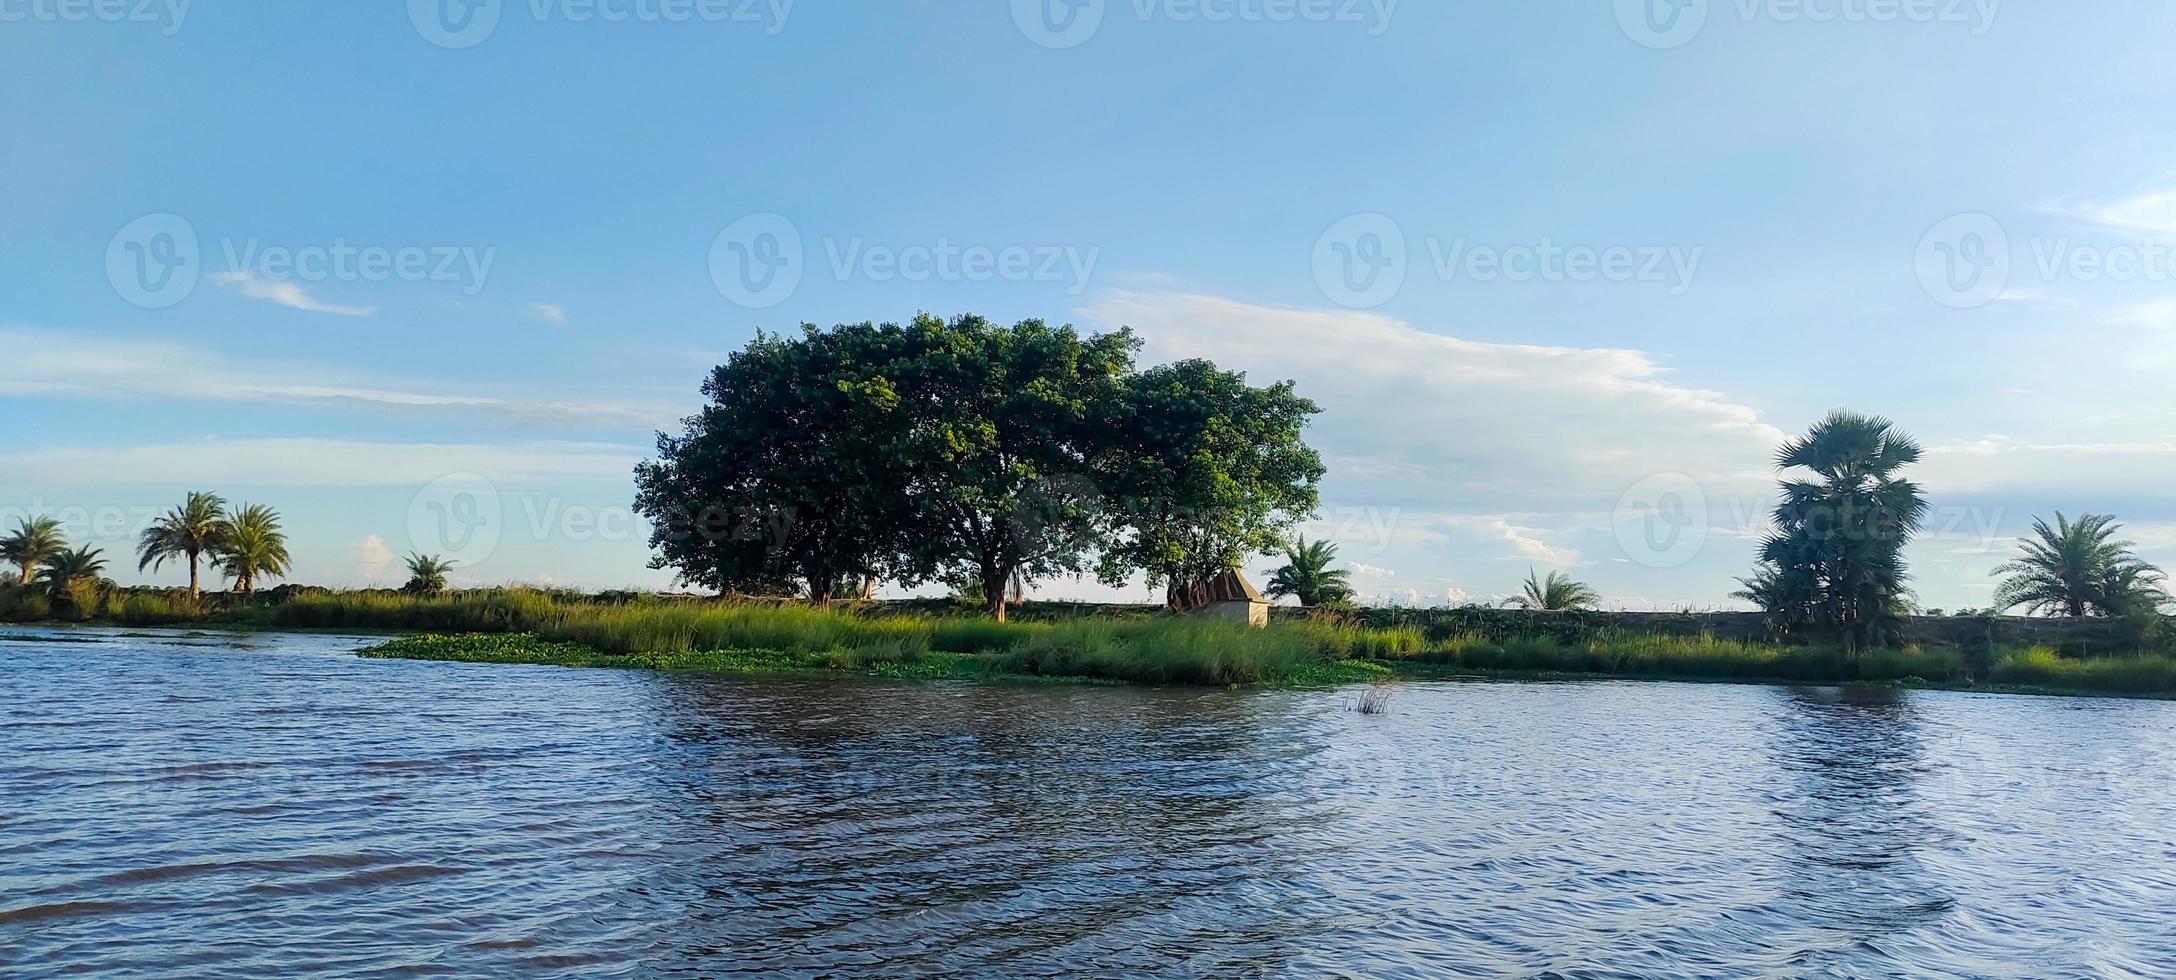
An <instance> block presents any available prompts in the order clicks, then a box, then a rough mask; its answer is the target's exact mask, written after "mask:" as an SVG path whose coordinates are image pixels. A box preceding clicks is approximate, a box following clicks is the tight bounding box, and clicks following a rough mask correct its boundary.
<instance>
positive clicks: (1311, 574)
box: [1269, 534, 1352, 606]
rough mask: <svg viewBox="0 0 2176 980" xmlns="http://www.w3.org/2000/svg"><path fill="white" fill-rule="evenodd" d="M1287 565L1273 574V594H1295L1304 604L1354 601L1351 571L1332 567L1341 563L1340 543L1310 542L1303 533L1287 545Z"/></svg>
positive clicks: (1270, 582)
mask: <svg viewBox="0 0 2176 980" xmlns="http://www.w3.org/2000/svg"><path fill="white" fill-rule="evenodd" d="M1284 560H1285V564H1284V567H1283V568H1280V569H1277V571H1276V572H1275V573H1274V574H1272V575H1271V576H1270V577H1269V594H1270V595H1273V596H1279V597H1283V596H1292V597H1294V598H1296V599H1298V600H1299V601H1300V605H1303V606H1334V605H1340V604H1343V603H1347V602H1351V601H1352V585H1351V583H1350V582H1349V581H1348V580H1349V579H1350V577H1351V574H1352V573H1350V572H1347V571H1344V570H1342V569H1336V568H1332V567H1330V566H1332V565H1334V564H1336V562H1337V546H1336V545H1334V544H1331V543H1330V542H1328V541H1314V542H1309V541H1308V540H1307V536H1306V535H1304V534H1303V535H1301V536H1300V539H1299V541H1298V542H1297V543H1295V544H1288V545H1285V548H1284Z"/></svg>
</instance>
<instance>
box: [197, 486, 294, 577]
mask: <svg viewBox="0 0 2176 980" xmlns="http://www.w3.org/2000/svg"><path fill="white" fill-rule="evenodd" d="M212 563H213V564H214V565H217V566H218V567H219V568H220V570H222V571H224V572H226V573H227V577H228V578H231V579H233V580H234V591H236V592H242V593H249V592H254V591H256V590H257V579H258V578H259V577H260V576H262V577H270V578H278V577H280V576H282V575H285V574H287V570H288V568H289V566H290V565H291V560H290V559H289V558H288V557H287V535H285V534H282V533H280V515H279V513H278V512H277V511H274V510H273V509H272V508H270V507H266V506H264V505H262V504H257V505H252V506H246V507H243V508H242V509H241V510H238V511H235V512H234V516H233V517H231V518H229V519H228V520H227V522H226V527H225V529H224V531H223V532H222V533H221V534H220V536H219V545H218V547H217V548H216V549H215V550H214V554H213V558H212Z"/></svg>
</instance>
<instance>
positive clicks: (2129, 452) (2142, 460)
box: [1916, 435, 2176, 509]
mask: <svg viewBox="0 0 2176 980" xmlns="http://www.w3.org/2000/svg"><path fill="white" fill-rule="evenodd" d="M1921 467H1922V468H1921V469H1920V470H1919V471H1918V473H1917V474H1916V479H1918V480H1919V482H1921V483H1922V484H1924V485H1925V486H1927V487H1928V488H1929V490H1930V492H1932V493H1934V494H1936V495H1937V496H1940V495H1941V494H1954V493H1959V492H1982V493H1988V494H1998V493H1999V494H2000V495H2004V496H2015V495H2019V494H2022V493H2023V492H2025V491H2027V490H2035V489H2044V490H2051V491H2059V492H2060V493H2062V494H2063V496H2064V497H2068V498H2073V499H2079V500H2080V501H2081V503H2079V504H2078V505H2077V507H2078V509H2091V508H2093V507H2095V506H2100V505H2096V504H2094V503H2093V501H2094V500H2095V499H2107V498H2109V497H2113V496H2127V497H2131V498H2153V497H2158V496H2164V495H2165V494H2166V493H2167V490H2168V487H2169V486H2170V484H2171V483H2176V438H2167V437H2163V438H2153V437H2146V438H2129V439H2124V440H2120V441H2116V440H2111V441H2107V442H2060V441H2053V440H2048V441H2034V440H2026V439H2017V438H2012V437H2010V436H2003V435H1990V436H1984V437H1981V438H1979V439H1971V440H1960V441H1955V442H1948V443H1941V444H1936V445H1932V446H1929V447H1928V448H1927V453H1926V458H1925V461H1924V463H1922V464H1921Z"/></svg>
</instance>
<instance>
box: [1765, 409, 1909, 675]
mask: <svg viewBox="0 0 2176 980" xmlns="http://www.w3.org/2000/svg"><path fill="white" fill-rule="evenodd" d="M1919 456H1920V449H1919V444H1918V443H1917V442H1915V441H1913V439H1912V438H1911V437H1910V436H1909V435H1906V434H1905V433H1903V432H1902V431H1900V430H1898V429H1897V428H1896V426H1895V424H1894V423H1892V422H1890V421H1889V420H1888V419H1884V418H1880V417H1878V416H1868V415H1859V414H1855V413H1851V412H1841V411H1839V412H1834V413H1831V414H1830V415H1829V416H1828V417H1827V418H1824V419H1822V420H1821V421H1820V422H1817V423H1815V424H1814V426H1813V428H1812V429H1810V430H1809V431H1807V433H1806V434H1805V435H1804V436H1802V437H1800V438H1797V439H1793V440H1791V441H1789V442H1786V443H1784V444H1783V446H1782V448H1780V449H1778V450H1777V451H1776V457H1775V463H1776V468H1777V469H1780V470H1784V471H1786V472H1789V471H1792V470H1804V471H1806V472H1807V473H1808V474H1810V476H1811V477H1812V478H1811V479H1806V478H1798V479H1785V480H1784V481H1782V492H1783V499H1782V501H1781V502H1780V503H1778V504H1777V505H1776V509H1775V514H1774V517H1773V521H1774V524H1775V527H1776V530H1775V531H1774V533H1772V534H1771V535H1769V537H1768V539H1767V540H1766V541H1764V542H1763V543H1762V544H1761V551H1760V556H1761V561H1762V563H1763V565H1764V567H1763V568H1762V569H1761V570H1760V571H1759V572H1757V573H1756V574H1755V576H1754V578H1753V579H1752V580H1750V581H1748V582H1747V583H1746V584H1747V586H1748V588H1747V590H1746V593H1754V592H1758V593H1761V594H1763V595H1764V596H1765V597H1767V598H1769V599H1771V600H1772V601H1774V602H1775V603H1776V604H1777V607H1776V608H1770V609H1769V612H1770V613H1771V614H1772V615H1780V616H1782V617H1784V618H1785V619H1786V620H1787V621H1786V623H1785V625H1788V626H1800V625H1813V626H1816V627H1820V628H1823V629H1826V630H1829V631H1831V632H1833V633H1834V635H1835V636H1836V637H1837V639H1838V640H1839V641H1841V642H1842V643H1843V644H1844V647H1845V649H1846V650H1848V651H1850V652H1852V653H1853V654H1856V653H1857V652H1858V651H1860V650H1863V649H1865V648H1867V647H1869V646H1871V645H1873V644H1874V643H1876V642H1879V641H1882V640H1884V639H1887V638H1888V637H1889V636H1890V635H1891V634H1892V633H1893V632H1894V630H1895V627H1896V625H1897V624H1898V622H1899V621H1900V616H1901V615H1902V614H1903V612H1904V611H1905V610H1906V609H1907V608H1908V603H1909V599H1908V595H1909V594H1908V592H1907V590H1906V588H1905V581H1906V579H1907V577H1908V576H1907V574H1906V572H1905V569H1904V557H1903V552H1904V546H1905V544H1906V543H1907V542H1909V541H1910V540H1911V536H1912V534H1913V533H1914V532H1916V531H1917V530H1918V529H1919V525H1920V521H1921V520H1922V519H1923V518H1924V516H1925V514H1926V510H1927V502H1926V498H1925V496H1924V495H1923V494H1921V493H1920V490H1919V487H1918V486H1917V485H1916V484H1913V483H1912V482H1911V481H1909V480H1906V479H1904V478H1903V477H1902V476H1901V475H1900V473H1901V471H1902V470H1903V468H1904V467H1906V466H1909V465H1911V464H1912V463H1916V462H1918V461H1919ZM1741 594H1745V593H1741Z"/></svg>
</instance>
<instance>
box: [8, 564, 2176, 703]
mask: <svg viewBox="0 0 2176 980" xmlns="http://www.w3.org/2000/svg"><path fill="white" fill-rule="evenodd" d="M18 592H19V590H18ZM32 600H37V601H32ZM1053 609H1055V611H1053V610H1052V609H1043V608H1040V607H1039V606H1038V605H1034V604H1031V605H1030V606H1029V607H1027V608H1026V609H1024V610H1022V612H1023V613H1024V614H1025V615H1023V616H1022V617H1021V620H1022V621H1018V622H1009V623H996V622H991V621H989V620H986V619H981V618H978V617H976V616H974V615H973V614H972V613H969V612H967V611H965V610H962V609H959V608H957V607H951V606H948V605H947V604H945V603H942V602H937V601H922V602H912V603H897V604H892V603H874V604H862V605H854V606H842V607H834V608H814V607H809V606H803V605H795V604H790V603H766V602H723V601H717V600H705V599H697V598H692V597H671V596H651V595H637V594H629V593H621V594H608V595H603V596H581V595H575V594H572V593H563V592H550V591H545V590H539V589H520V588H516V589H492V590H478V591H471V592H449V593H445V594H442V595H437V596H428V597H426V596H416V595H407V594H402V593H395V592H383V591H374V592H331V591H325V590H285V591H283V592H280V593H273V594H267V595H261V596H256V597H233V596H220V597H207V599H206V600H204V601H201V602H199V601H195V600H191V599H189V597H188V596H187V595H185V594H176V593H168V592H157V591H151V590H124V591H121V592H116V593H114V594H113V595H111V596H109V597H108V598H107V599H106V600H105V601H104V602H103V603H102V605H101V606H100V607H99V609H98V610H97V613H98V615H96V616H95V617H90V616H83V615H81V610H76V611H75V612H76V614H75V615H71V616H64V617H59V618H67V619H91V620H93V621H103V622H110V623H114V624H117V625H127V626H173V625H191V624H198V625H208V626H223V627H229V628H244V629H294V630H304V629H315V630H353V631H384V632H403V633H426V634H433V636H431V637H425V638H420V639H417V640H412V641H404V642H403V643H400V644H395V645H392V646H389V647H386V648H382V650H381V654H380V655H384V656H402V657H409V658H418V659H449V660H477V661H485V662H512V663H554V664H570V665H588V666H615V667H653V668H659V669H687V670H736V671H749V670H834V671H840V670H843V671H850V672H856V673H867V674H876V675H880V676H901V677H906V676H928V677H959V678H988V677H999V676H1004V677H1040V678H1053V677H1064V678H1080V679H1090V680H1109V681H1127V682H1142V683H1168V684H1293V683H1315V682H1337V681H1344V680H1358V679H1366V678H1368V677H1372V676H1380V675H1381V674H1382V673H1383V672H1384V671H1386V670H1387V671H1396V672H1399V673H1405V674H1411V675H1414V676H1444V675H1455V674H1461V673H1467V674H1493V675H1503V676H1579V677H1593V676H1603V677H1630V678H1655V679H1665V678H1666V679H1695V680H1721V681H1742V682H1786V683H1790V682H1795V683H1812V684H1835V683H1852V682H1871V683H1897V684H1907V685H1922V684H1923V685H1927V686H1939V687H1951V688H1963V689H1973V688H1980V689H1990V690H2038V691H2048V692H2062V693H2076V692H2093V693H2107V694H2120V695H2129V696H2145V697H2176V659H2171V658H2169V657H2165V656H2122V657H2098V658H2091V659H2081V658H2075V657H2064V656H2059V655H2057V654H2056V653H2055V652H2054V651H2053V650H2050V649H2047V648H2045V647H2016V648H1999V649H1995V650H1992V651H1985V652H1983V653H1982V654H1981V656H1980V657H1978V658H1976V659H1975V658H1973V657H1970V656H1967V655H1966V654H1965V653H1964V652H1962V651H1960V650H1958V649H1956V648H1954V647H1925V648H1921V647H1904V648H1900V649H1894V650H1877V651H1872V652H1869V653H1867V654H1865V655H1863V656H1861V657H1859V658H1857V659H1856V660H1854V659H1853V658H1850V657H1847V656H1845V655H1844V654H1843V653H1842V652H1841V651H1839V650H1836V649H1833V648H1828V647H1821V646H1793V645H1783V644H1773V643H1760V642H1750V641H1739V640H1724V639H1717V638H1715V637H1712V636H1682V635H1666V634H1660V633H1647V632H1620V631H1613V630H1594V631H1589V632H1586V633H1584V635H1579V636H1570V637H1567V636H1565V635H1562V634H1560V633H1555V634H1552V633H1543V634H1518V635H1495V634H1490V633H1486V632H1482V631H1479V630H1474V629H1459V630H1455V631H1453V630H1446V629H1441V628H1435V627H1434V626H1433V625H1430V626H1429V627H1428V628H1423V626H1418V625H1413V624H1397V623H1395V622H1394V621H1392V622H1384V621H1382V620H1379V619H1378V620H1376V621H1375V622H1376V623H1377V625H1358V624H1354V623H1349V622H1348V623H1330V622H1321V621H1312V620H1304V619H1293V618H1280V620H1279V621H1278V622H1276V623H1274V624H1273V625H1272V626H1271V627H1270V628H1268V629H1265V630H1255V629H1249V628H1247V627H1245V626H1242V625H1238V624H1234V623H1230V622H1224V621H1217V620H1202V619H1177V618H1172V617H1169V616H1164V615H1160V614H1157V613H1154V612H1153V611H1150V610H1144V609H1142V608H1139V607H1119V608H1104V607H1092V606H1078V605H1067V606H1062V607H1053ZM52 615H53V614H52V609H51V606H50V605H49V604H48V603H46V602H45V601H44V600H43V599H42V597H34V596H31V597H26V596H23V595H17V596H16V597H15V601H14V602H13V603H12V604H11V603H10V602H9V599H8V597H7V596H4V595H0V618H5V619H14V620H22V619H25V618H37V619H44V618H51V617H52ZM1365 621H1366V620H1363V622H1365ZM471 635H474V636H471Z"/></svg>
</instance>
